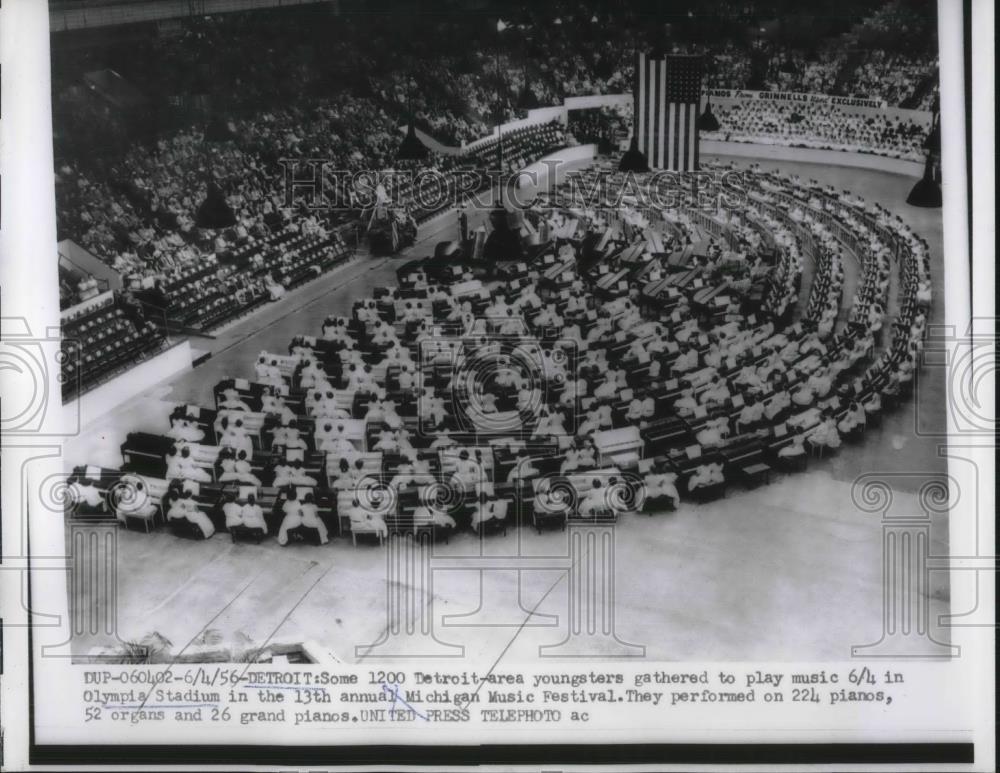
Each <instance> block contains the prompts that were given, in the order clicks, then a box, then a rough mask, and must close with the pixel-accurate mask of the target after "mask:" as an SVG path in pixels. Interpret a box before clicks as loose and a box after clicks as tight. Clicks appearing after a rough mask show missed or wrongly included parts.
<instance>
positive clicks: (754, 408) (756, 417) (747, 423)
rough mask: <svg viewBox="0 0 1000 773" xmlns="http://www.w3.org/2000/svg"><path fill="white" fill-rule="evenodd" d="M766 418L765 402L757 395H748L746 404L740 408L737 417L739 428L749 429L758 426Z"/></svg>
mask: <svg viewBox="0 0 1000 773" xmlns="http://www.w3.org/2000/svg"><path fill="white" fill-rule="evenodd" d="M763 420H764V404H763V403H761V402H759V401H758V400H757V398H755V397H752V396H751V397H748V398H747V402H746V405H744V406H743V408H742V409H741V410H740V413H739V416H738V417H737V418H736V428H737V430H743V431H746V430H749V429H753V428H754V427H756V426H757V425H758V424H760V423H761V422H762V421H763Z"/></svg>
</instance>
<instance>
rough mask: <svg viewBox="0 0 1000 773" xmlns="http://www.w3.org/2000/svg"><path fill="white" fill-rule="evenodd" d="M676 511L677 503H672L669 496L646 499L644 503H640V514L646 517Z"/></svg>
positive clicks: (672, 500)
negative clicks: (642, 513) (644, 514)
mask: <svg viewBox="0 0 1000 773" xmlns="http://www.w3.org/2000/svg"><path fill="white" fill-rule="evenodd" d="M676 509H677V502H676V501H674V498H673V497H669V496H659V497H647V498H646V501H645V502H643V503H642V512H644V513H646V514H647V515H652V514H653V513H664V512H673V511H674V510H676Z"/></svg>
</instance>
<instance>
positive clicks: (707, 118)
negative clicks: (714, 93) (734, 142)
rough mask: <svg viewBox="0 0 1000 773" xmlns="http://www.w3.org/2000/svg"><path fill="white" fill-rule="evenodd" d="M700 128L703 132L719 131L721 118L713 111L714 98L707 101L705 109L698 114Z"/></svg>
mask: <svg viewBox="0 0 1000 773" xmlns="http://www.w3.org/2000/svg"><path fill="white" fill-rule="evenodd" d="M698 129H699V130H700V131H703V132H717V131H719V119H718V118H716V117H715V114H714V113H713V112H712V98H711V97H709V98H708V101H707V102H705V110H704V112H702V114H701V115H699V116H698Z"/></svg>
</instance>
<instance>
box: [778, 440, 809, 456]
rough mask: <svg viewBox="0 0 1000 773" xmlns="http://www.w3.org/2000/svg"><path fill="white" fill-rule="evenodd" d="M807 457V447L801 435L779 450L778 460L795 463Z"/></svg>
mask: <svg viewBox="0 0 1000 773" xmlns="http://www.w3.org/2000/svg"><path fill="white" fill-rule="evenodd" d="M805 455H806V447H805V444H804V441H803V438H802V436H801V435H795V436H793V437H792V442H791V443H789V444H788V445H786V446H783V447H782V448H780V449H779V450H778V458H779V459H786V460H789V461H794V460H796V459H799V458H801V457H804V456H805Z"/></svg>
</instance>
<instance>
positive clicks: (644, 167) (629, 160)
mask: <svg viewBox="0 0 1000 773" xmlns="http://www.w3.org/2000/svg"><path fill="white" fill-rule="evenodd" d="M618 171H619V172H648V171H649V162H648V161H647V160H646V157H645V156H644V155H643V154H642V152H641V151H640V150H639V140H638V139H637V138H636V136H635V135H634V134H633V135H632V142H631V143H630V144H629V146H628V150H626V151H625V153H624V154H623V155H622V158H621V161H619V162H618Z"/></svg>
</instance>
